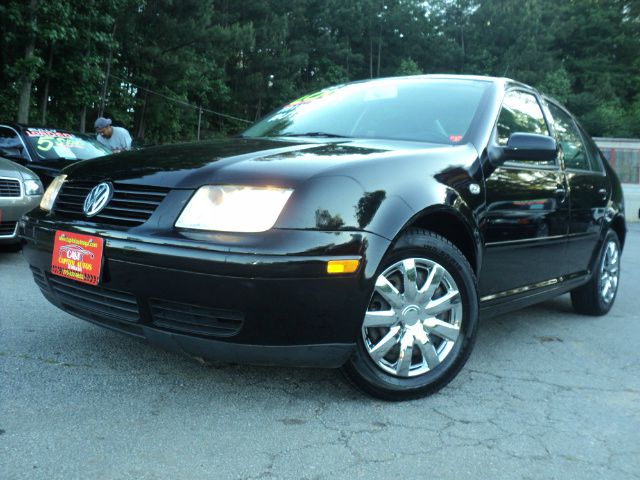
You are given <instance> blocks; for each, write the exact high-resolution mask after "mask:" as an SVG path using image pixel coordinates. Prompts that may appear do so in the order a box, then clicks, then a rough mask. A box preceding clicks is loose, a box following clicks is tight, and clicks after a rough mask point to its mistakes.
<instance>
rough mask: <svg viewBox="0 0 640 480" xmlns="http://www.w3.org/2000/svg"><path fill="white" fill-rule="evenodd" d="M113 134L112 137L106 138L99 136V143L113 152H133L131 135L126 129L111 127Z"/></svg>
mask: <svg viewBox="0 0 640 480" xmlns="http://www.w3.org/2000/svg"><path fill="white" fill-rule="evenodd" d="M111 129H112V130H113V132H112V133H111V137H109V138H105V137H103V136H102V135H98V136H97V139H98V141H99V142H100V143H101V144H102V145H104V146H105V147H107V148H108V149H110V150H111V151H113V150H131V135H129V132H127V129H126V128H122V127H111Z"/></svg>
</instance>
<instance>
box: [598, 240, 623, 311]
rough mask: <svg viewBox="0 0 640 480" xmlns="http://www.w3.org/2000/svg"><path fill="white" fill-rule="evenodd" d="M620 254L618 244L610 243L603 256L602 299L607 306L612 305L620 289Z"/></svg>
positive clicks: (601, 271) (601, 272)
mask: <svg viewBox="0 0 640 480" xmlns="http://www.w3.org/2000/svg"><path fill="white" fill-rule="evenodd" d="M619 258H620V252H619V251H618V245H617V244H616V242H612V241H610V242H609V243H608V244H607V247H606V249H605V251H604V255H603V256H602V265H601V266H600V297H601V298H602V301H603V302H604V303H605V304H609V303H611V301H612V300H613V298H614V297H615V295H616V290H617V289H618V278H619V276H620V264H619V262H618V260H619Z"/></svg>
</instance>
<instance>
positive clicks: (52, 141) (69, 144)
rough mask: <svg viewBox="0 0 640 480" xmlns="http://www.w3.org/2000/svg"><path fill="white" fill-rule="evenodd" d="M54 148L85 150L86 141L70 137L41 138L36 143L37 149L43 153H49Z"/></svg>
mask: <svg viewBox="0 0 640 480" xmlns="http://www.w3.org/2000/svg"><path fill="white" fill-rule="evenodd" d="M54 147H66V148H84V147H85V142H84V140H82V139H80V138H78V137H74V136H73V135H69V136H67V137H48V136H47V137H39V138H38V142H37V143H36V148H37V149H38V150H40V151H41V152H48V151H49V150H51V149H52V148H54Z"/></svg>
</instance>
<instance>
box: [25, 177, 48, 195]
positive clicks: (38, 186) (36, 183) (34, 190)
mask: <svg viewBox="0 0 640 480" xmlns="http://www.w3.org/2000/svg"><path fill="white" fill-rule="evenodd" d="M42 192H44V188H42V182H40V180H25V181H24V193H25V194H27V195H42Z"/></svg>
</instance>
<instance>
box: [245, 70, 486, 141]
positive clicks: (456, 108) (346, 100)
mask: <svg viewBox="0 0 640 480" xmlns="http://www.w3.org/2000/svg"><path fill="white" fill-rule="evenodd" d="M489 86H490V83H489V82H486V81H480V80H466V79H465V80H450V79H425V78H403V79H383V80H376V81H370V82H358V83H351V84H346V85H339V86H336V87H330V88H326V89H324V90H320V91H319V92H316V93H312V94H310V95H306V96H304V97H301V98H299V99H297V100H295V101H294V102H291V103H289V104H288V105H285V106H284V107H282V108H280V109H279V110H276V111H275V112H273V113H271V114H270V115H269V116H267V117H265V118H264V119H262V120H260V121H259V122H258V123H256V124H255V125H253V126H251V127H250V128H249V129H247V130H246V131H245V132H244V133H243V135H242V136H244V137H286V136H312V137H328V138H330V137H358V138H382V139H399V140H413V141H420V142H435V143H444V144H449V145H455V144H458V143H460V142H461V141H463V139H464V137H465V135H466V134H467V131H468V130H469V127H470V125H471V122H472V120H473V118H474V116H475V113H476V111H477V110H478V107H479V105H480V102H481V100H482V98H483V95H484V94H485V93H486V92H487V91H488V90H489Z"/></svg>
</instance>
